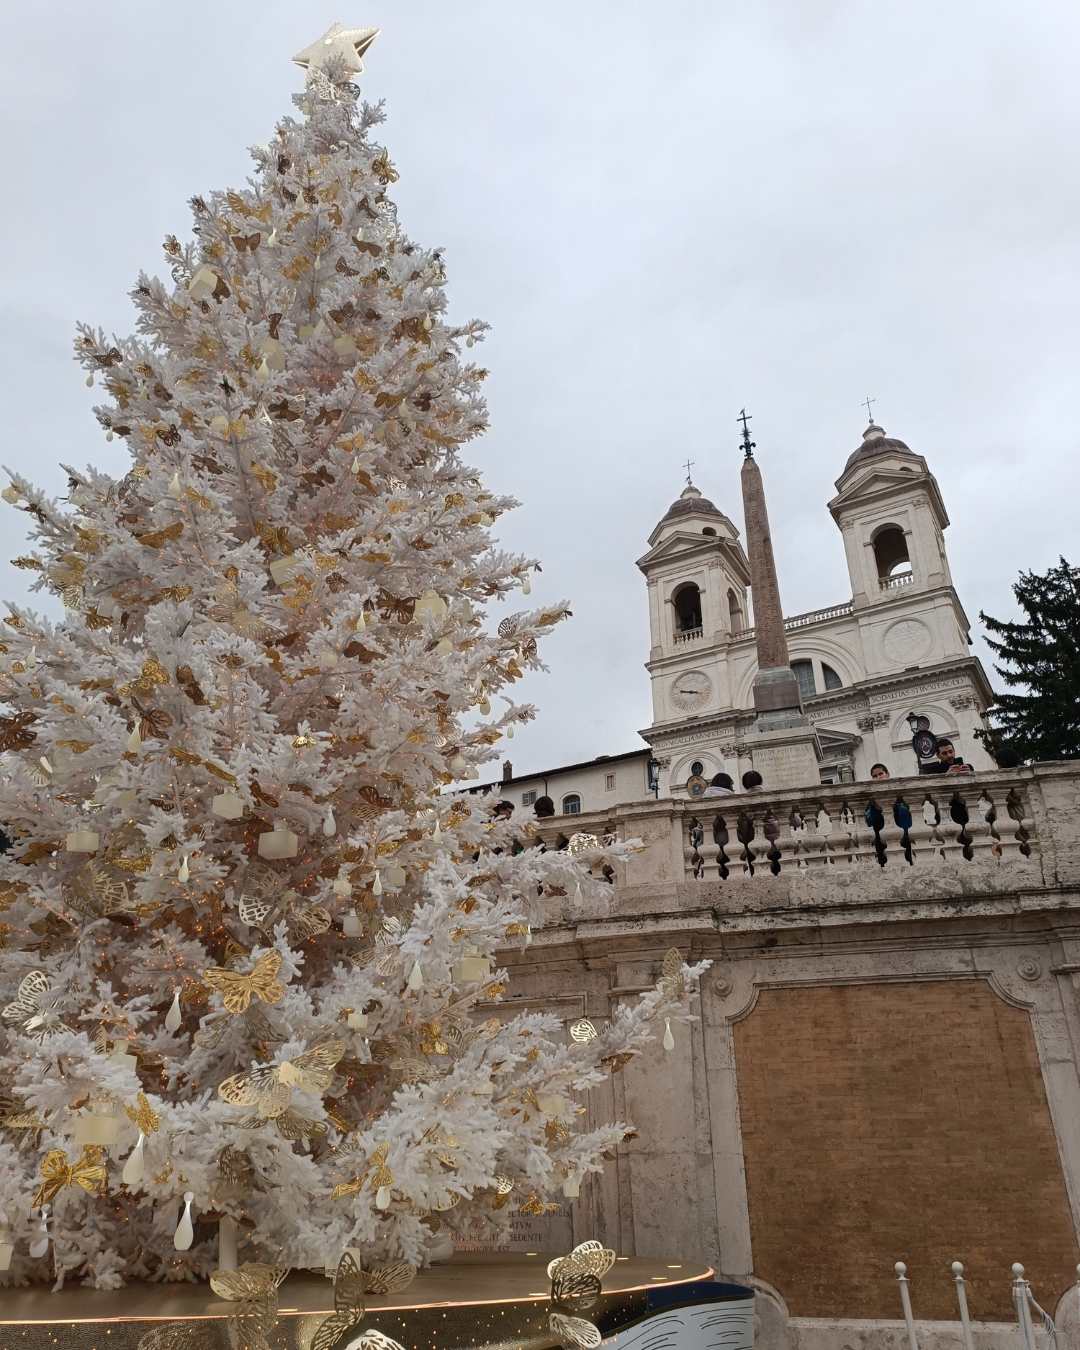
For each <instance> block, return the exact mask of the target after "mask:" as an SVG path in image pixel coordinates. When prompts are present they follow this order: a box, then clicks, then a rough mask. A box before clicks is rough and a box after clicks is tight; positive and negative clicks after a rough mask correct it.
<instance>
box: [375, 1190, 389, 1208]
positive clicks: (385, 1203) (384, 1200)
mask: <svg viewBox="0 0 1080 1350" xmlns="http://www.w3.org/2000/svg"><path fill="white" fill-rule="evenodd" d="M375 1208H376V1209H389V1208H390V1187H389V1186H380V1187H379V1189H378V1190H377V1191H376V1192H375Z"/></svg>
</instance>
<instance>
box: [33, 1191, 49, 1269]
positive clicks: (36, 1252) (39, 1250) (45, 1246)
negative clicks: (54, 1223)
mask: <svg viewBox="0 0 1080 1350" xmlns="http://www.w3.org/2000/svg"><path fill="white" fill-rule="evenodd" d="M49 1212H50V1207H49V1206H48V1205H42V1206H41V1230H40V1234H41V1235H40V1237H38V1239H37V1241H36V1242H32V1243H31V1244H30V1246H29V1248H28V1251H29V1253H30V1255H31V1256H32V1257H34V1259H35V1260H37V1259H38V1258H39V1257H42V1256H47V1255H48V1254H49Z"/></svg>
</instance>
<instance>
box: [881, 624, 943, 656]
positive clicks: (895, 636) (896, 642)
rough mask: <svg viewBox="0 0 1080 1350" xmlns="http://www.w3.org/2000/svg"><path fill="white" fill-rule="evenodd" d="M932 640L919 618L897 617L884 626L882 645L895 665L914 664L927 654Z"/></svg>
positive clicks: (927, 629) (928, 630)
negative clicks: (892, 622) (887, 626)
mask: <svg viewBox="0 0 1080 1350" xmlns="http://www.w3.org/2000/svg"><path fill="white" fill-rule="evenodd" d="M932 642H933V639H932V638H931V636H930V629H929V628H927V626H926V624H924V623H923V622H922V620H921V619H897V621H896V623H894V624H892V625H891V627H889V628H886V630H885V638H884V641H883V643H882V646H883V647H884V649H885V655H886V656H887V657H888V658H889V660H890V661H892V662H894V663H895V664H896V665H898V666H914V665H917V664H918V663H919V662H920V661H921V660H922V659H923V658H924V657H925V656H927V655H928V654H929V652H930V647H931V644H932Z"/></svg>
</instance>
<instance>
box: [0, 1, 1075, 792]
mask: <svg viewBox="0 0 1080 1350" xmlns="http://www.w3.org/2000/svg"><path fill="white" fill-rule="evenodd" d="M304 8H305V7H300V6H296V5H294V4H286V3H284V2H283V0H279V2H278V3H270V4H264V5H260V6H258V7H255V6H254V5H251V4H238V5H227V6H219V5H212V4H211V3H209V0H189V3H187V4H185V5H183V6H179V7H172V8H170V7H166V6H147V5H145V4H136V3H135V2H134V0H118V2H116V3H113V4H110V5H108V6H99V7H98V8H97V9H94V10H92V11H91V10H88V9H86V8H85V7H84V6H79V5H76V4H75V3H74V2H73V0H65V2H64V3H60V4H57V5H55V6H53V8H52V10H51V11H50V30H51V31H52V32H55V33H58V34H60V35H62V39H63V40H58V41H52V40H50V41H47V42H46V41H44V40H42V38H41V32H40V20H39V19H38V18H37V17H35V15H34V14H32V13H31V12H30V10H29V9H26V10H25V12H23V13H19V14H15V15H13V16H12V18H11V19H10V21H9V25H8V28H9V32H8V41H7V43H6V44H5V53H4V60H5V63H6V67H7V68H6V70H5V72H4V79H3V81H2V82H0V90H2V94H0V97H2V98H3V100H4V104H5V106H4V112H5V114H6V120H7V123H8V125H16V124H17V125H19V127H20V134H19V136H17V137H15V138H13V139H12V141H11V144H10V146H9V156H8V160H7V166H6V183H5V186H6V188H7V193H6V196H7V211H6V214H5V217H4V230H5V234H6V238H5V247H4V252H3V256H4V259H5V264H6V265H5V269H4V271H5V288H4V296H3V313H2V320H3V322H2V323H0V344H2V345H0V361H2V366H0V368H2V369H3V371H4V376H5V382H6V388H7V398H6V399H5V437H4V440H5V450H4V457H5V460H6V461H7V462H9V463H11V464H13V466H18V467H20V468H22V469H23V470H24V471H29V470H32V471H33V473H34V475H35V476H36V477H37V478H38V480H39V481H42V480H44V482H45V483H46V484H47V485H48V486H49V487H50V488H52V489H53V490H57V491H58V490H60V488H61V486H62V483H63V476H62V474H61V473H60V471H59V469H58V468H55V467H53V466H55V465H58V464H59V462H60V461H61V460H67V461H68V462H74V463H77V464H78V463H84V462H86V461H88V460H93V461H95V462H98V463H101V464H103V465H111V466H114V467H115V466H116V464H117V463H118V460H117V457H116V455H115V451H116V446H115V445H113V446H108V447H106V446H105V444H104V442H103V441H102V439H101V436H100V433H99V432H98V430H97V428H96V425H95V423H94V422H93V420H92V418H91V417H90V415H89V406H90V404H91V402H92V396H91V394H90V391H88V390H86V389H84V388H83V387H82V384H81V380H80V377H79V374H78V372H77V370H76V369H75V367H74V366H73V365H72V364H71V362H70V356H69V341H70V336H71V332H72V327H73V324H74V321H75V320H76V319H77V318H84V319H87V320H89V321H92V322H94V323H100V324H102V325H103V326H104V327H106V328H107V329H108V328H115V329H117V330H119V331H126V330H127V329H128V327H129V326H130V323H131V309H130V305H129V302H128V300H127V291H128V290H129V288H130V286H131V284H132V282H133V280H134V277H135V275H136V273H137V271H138V269H139V268H140V267H146V268H148V269H160V253H159V245H160V241H161V238H162V237H163V236H164V234H165V233H167V232H168V231H174V232H176V233H178V234H186V233H187V232H188V216H187V209H186V206H185V203H186V201H187V199H188V198H189V197H190V196H191V195H192V193H194V192H196V191H200V190H203V189H205V188H207V187H210V186H225V185H226V184H229V183H236V182H239V181H242V179H243V178H244V176H245V175H246V173H247V170H248V161H247V157H246V154H245V152H244V147H245V146H246V145H248V144H251V143H254V142H258V141H262V140H265V139H266V138H267V137H268V136H269V134H270V133H271V131H272V128H273V124H274V121H275V120H276V118H277V117H279V116H280V115H282V114H283V113H285V112H287V111H288V109H289V96H290V94H291V92H292V91H293V90H294V89H295V88H297V87H298V83H299V79H300V76H299V73H298V72H296V71H295V70H294V68H292V67H291V66H290V64H289V57H290V56H291V54H292V53H293V52H294V51H295V50H297V49H298V48H299V47H301V46H303V45H304V44H305V43H307V42H309V41H310V40H311V38H312V36H313V35H314V34H315V31H316V30H317V29H319V28H320V26H323V24H324V20H325V18H326V16H323V17H322V18H320V17H318V16H316V17H315V18H312V17H311V15H310V14H308V15H306V16H305V14H304V13H303V12H302V10H303V9H304ZM376 9H377V10H380V9H381V12H376V13H372V14H365V15H364V16H362V17H363V19H364V21H365V22H369V21H370V22H373V23H379V24H381V26H382V28H383V35H382V37H381V38H380V40H379V42H378V43H377V44H376V46H375V47H374V49H373V50H372V52H371V54H370V56H369V58H368V63H367V64H368V72H367V75H366V76H365V77H364V87H365V91H366V92H367V93H368V95H369V96H371V97H385V98H386V99H387V100H388V105H389V112H390V121H389V125H388V127H387V129H386V135H387V139H388V142H389V144H390V146H391V149H392V153H393V156H394V160H395V162H396V163H397V164H398V165H399V167H400V168H401V170H402V181H401V183H400V184H399V185H398V186H397V189H396V191H397V197H398V201H399V202H400V205H401V214H402V219H403V221H404V223H405V225H406V227H407V228H408V230H409V231H410V233H412V234H413V235H414V236H415V237H417V238H418V239H421V240H423V241H424V242H426V243H432V244H434V243H440V244H444V245H445V246H446V248H447V260H448V266H449V274H450V296H451V302H452V306H453V312H454V313H455V314H457V315H459V316H462V317H464V316H466V315H471V314H477V315H480V316H482V317H484V318H486V319H489V320H490V321H491V322H492V323H493V324H494V325H495V332H494V334H493V337H492V340H491V342H490V345H489V347H488V348H487V349H486V350H485V353H484V359H485V363H486V364H488V365H490V367H491V369H492V378H491V382H490V391H491V399H492V404H493V408H494V413H495V425H494V427H493V430H492V433H491V434H490V435H489V436H488V437H487V438H486V439H485V441H484V442H483V443H482V444H480V445H478V446H477V447H475V454H474V458H475V460H476V462H477V463H479V464H480V466H481V467H482V468H483V469H484V471H485V472H486V474H487V475H488V477H489V478H490V480H491V482H492V483H493V484H494V486H496V487H497V488H498V489H499V490H501V491H509V492H512V493H513V494H514V495H516V496H518V497H519V498H520V499H521V500H522V502H523V505H522V508H521V509H520V511H518V512H516V513H515V514H514V515H513V516H511V517H509V518H507V519H505V520H503V521H501V522H500V527H499V528H500V533H501V535H502V538H503V540H504V542H505V543H506V544H508V545H510V546H512V547H514V548H519V549H522V550H525V551H528V552H535V553H537V554H538V555H539V556H541V557H542V558H543V560H544V565H545V571H544V576H543V578H542V584H541V585H539V586H538V587H537V595H538V598H541V599H543V598H551V599H554V598H561V597H564V596H565V597H567V598H569V599H570V600H571V602H572V605H573V608H574V611H575V618H574V620H573V621H572V622H571V623H570V624H568V625H567V626H566V627H565V630H564V631H561V632H559V633H558V634H557V635H556V636H555V637H553V638H552V639H551V640H550V642H548V643H547V644H546V647H545V652H544V655H545V657H546V659H547V661H548V664H549V666H550V668H551V670H550V674H548V675H545V676H537V677H530V679H529V680H528V681H527V684H526V687H525V696H526V697H529V698H531V699H532V700H533V701H535V702H536V703H537V704H539V705H540V709H541V716H540V719H539V720H538V722H537V723H535V724H533V725H532V726H531V727H529V728H527V729H525V730H524V731H523V732H522V733H521V734H520V735H519V737H518V738H517V739H516V740H515V741H514V743H513V747H512V750H513V759H514V762H515V766H516V767H517V768H518V769H519V771H520V770H525V769H528V768H532V767H547V766H550V765H551V764H553V763H558V762H566V761H572V760H579V759H583V758H586V757H588V756H591V755H596V754H603V753H614V752H617V751H621V750H624V749H627V748H630V747H631V746H633V745H634V743H635V740H636V734H635V733H636V731H637V730H638V728H640V727H643V726H645V725H646V724H647V722H648V720H649V717H650V711H649V701H648V679H647V675H646V673H645V671H644V670H643V668H642V666H643V662H644V661H645V659H646V658H647V655H648V650H647V648H648V635H647V617H646V605H645V588H644V584H643V581H642V578H641V577H640V575H639V573H638V572H637V570H636V568H635V567H634V559H635V558H636V557H638V556H640V554H641V553H642V552H644V549H645V540H646V536H647V535H648V532H649V530H650V529H651V528H652V526H653V525H654V524H655V522H656V520H657V519H658V518H659V517H660V516H661V515H662V514H663V512H664V510H665V509H666V507H667V505H668V504H669V502H670V501H671V500H672V499H673V498H674V497H675V496H676V495H677V493H678V491H679V490H680V488H681V485H682V470H681V468H680V464H681V462H682V461H683V460H685V459H686V458H687V456H688V455H689V456H690V457H691V458H692V459H694V460H696V466H695V470H694V473H695V477H696V479H697V481H698V482H699V483H700V485H701V487H702V488H703V490H704V491H706V493H707V494H708V495H709V496H711V497H712V498H713V500H715V501H716V503H717V504H718V505H719V506H720V507H721V508H722V509H723V510H725V511H727V512H728V513H729V514H730V515H732V517H733V518H734V519H735V520H736V521H737V522H738V521H739V519H740V515H741V512H740V509H739V497H738V470H739V452H738V448H737V430H738V429H737V427H736V425H735V421H734V419H735V415H736V414H737V412H738V410H739V408H740V407H741V406H743V405H744V404H745V405H746V406H747V407H748V408H749V409H750V411H751V412H752V413H753V414H754V418H755V420H754V428H755V438H756V440H757V442H758V446H759V459H760V462H761V464H762V468H763V471H764V473H765V477H766V485H767V490H768V493H769V507H770V514H771V518H772V524H773V532H774V536H775V546H776V553H777V561H778V565H779V568H780V581H781V591H782V595H783V598H784V603H785V608H786V609H787V610H788V611H789V612H798V611H800V610H806V609H811V608H815V607H818V606H822V605H826V604H830V603H833V602H835V601H837V600H839V599H842V598H845V597H846V596H847V595H848V594H849V586H848V581H847V575H846V570H845V566H844V558H843V548H842V545H841V540H840V536H839V533H838V532H837V531H836V528H835V526H834V525H833V523H832V521H831V519H830V518H829V516H828V513H827V512H826V510H825V502H826V501H827V500H828V498H829V497H830V496H831V495H832V492H833V480H834V479H835V477H836V476H837V474H838V473H839V471H840V468H841V467H842V465H843V463H844V460H845V459H846V457H847V455H848V453H849V452H850V451H851V449H852V448H854V446H855V445H856V444H857V443H858V440H859V434H860V432H861V428H862V420H861V410H860V407H859V401H860V400H861V399H862V398H863V397H864V396H865V395H866V394H871V395H875V396H876V397H877V398H878V400H879V401H878V404H877V406H876V410H875V411H876V412H877V414H878V415H879V416H880V419H881V420H882V422H883V423H884V425H885V426H886V427H887V429H888V430H889V431H890V432H891V433H892V434H895V435H897V436H900V437H902V438H903V439H904V440H906V441H907V442H908V444H910V445H911V446H912V448H913V449H915V450H917V451H919V452H921V453H923V454H925V455H926V456H927V458H928V460H929V462H930V465H931V468H932V469H933V470H934V472H935V474H936V475H937V477H938V480H939V482H940V484H941V487H942V491H943V493H944V496H945V500H946V503H947V506H948V509H949V512H950V515H951V517H952V521H953V525H952V528H951V529H950V530H949V532H948V534H947V537H946V538H947V544H948V547H949V552H950V559H951V562H952V567H953V572H954V577H955V580H956V584H957V587H958V590H959V592H960V596H961V599H962V601H963V603H964V604H965V606H966V607H967V609H968V612H969V614H970V615H971V617H972V618H973V619H974V617H975V615H976V613H977V611H978V610H979V608H985V609H987V610H988V611H990V612H992V613H995V614H1002V613H1009V612H1011V610H1012V603H1011V597H1010V595H1009V589H1008V588H1009V585H1010V583H1011V581H1012V579H1013V577H1014V576H1015V573H1016V572H1017V570H1018V569H1019V568H1021V567H1025V568H1026V567H1034V568H1041V567H1045V566H1046V565H1048V564H1049V563H1051V562H1052V561H1053V560H1054V559H1055V558H1056V556H1057V554H1058V553H1059V552H1063V551H1064V552H1066V553H1069V552H1070V551H1071V552H1072V553H1073V554H1075V553H1076V552H1077V550H1076V545H1075V541H1076V532H1075V523H1074V516H1075V509H1074V505H1073V503H1074V502H1075V499H1076V495H1077V489H1078V487H1080V470H1078V469H1077V463H1078V460H1077V456H1076V453H1075V452H1076V441H1077V432H1076V424H1075V418H1074V412H1073V409H1072V407H1071V400H1069V404H1068V405H1067V402H1066V400H1067V395H1068V394H1069V393H1070V392H1071V387H1072V382H1073V379H1074V371H1075V367H1076V361H1077V356H1078V352H1080V331H1078V328H1080V319H1078V316H1080V270H1078V269H1077V268H1076V266H1075V221H1076V219H1077V217H1078V207H1080V186H1078V179H1077V176H1076V174H1075V173H1074V172H1073V171H1072V168H1071V162H1072V147H1073V145H1075V143H1076V140H1077V133H1078V131H1080V95H1078V94H1077V92H1076V82H1075V80H1074V79H1073V72H1072V69H1071V61H1072V57H1071V53H1072V52H1073V51H1075V48H1076V42H1077V38H1078V37H1080V13H1078V12H1077V11H1076V10H1075V8H1074V7H1072V6H1065V5H1063V4H1051V5H1048V6H1043V7H1042V8H1037V9H1035V10H1032V9H1031V8H1030V7H1028V8H1027V9H1015V10H1011V9H1009V8H1008V7H1006V6H1002V5H990V6H986V5H976V4H975V3H974V0H958V3H956V4H954V5H951V6H942V5H940V4H933V5H932V4H930V3H929V0H913V3H911V4H909V5H907V6H904V7H902V8H897V7H892V8H890V7H887V6H881V5H876V4H869V3H862V2H857V0H833V3H828V4H826V3H815V4H810V5H808V4H805V3H804V0H765V3H750V0H740V2H739V3H733V4H730V5H729V4H725V5H715V4H706V3H704V2H699V3H691V2H690V0H669V3H668V4H667V5H665V6H664V7H662V9H661V10H657V9H656V8H655V7H650V8H649V9H646V8H645V6H643V5H640V4H633V3H626V0H619V2H618V3H617V2H616V0H593V2H592V3H590V4H589V5H587V6H582V5H581V4H571V3H569V0H551V2H550V3H548V4H546V5H544V6H543V7H527V6H519V5H508V4H504V3H498V0H485V2H484V3H480V0H458V3H456V4H454V5H446V4H441V3H436V0H423V2H421V0H399V3H398V4H397V5H395V6H390V5H384V6H382V7H379V6H376ZM331 17H332V16H331ZM20 523H21V517H18V516H16V515H14V514H13V513H10V512H8V513H5V514H2V515H0V528H3V529H4V531H5V536H6V537H5V542H6V543H7V544H8V556H11V555H13V554H15V553H17V552H18V551H19V550H20V548H21V547H22V540H21V537H20V536H19V526H20ZM24 580H25V574H22V573H17V572H13V571H11V570H10V569H9V570H8V571H7V573H6V582H5V585H4V588H3V590H4V593H5V594H6V595H9V596H13V597H14V596H16V595H19V594H21V593H22V586H23V584H24ZM976 650H982V649H981V648H980V647H978V646H977V648H976Z"/></svg>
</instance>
